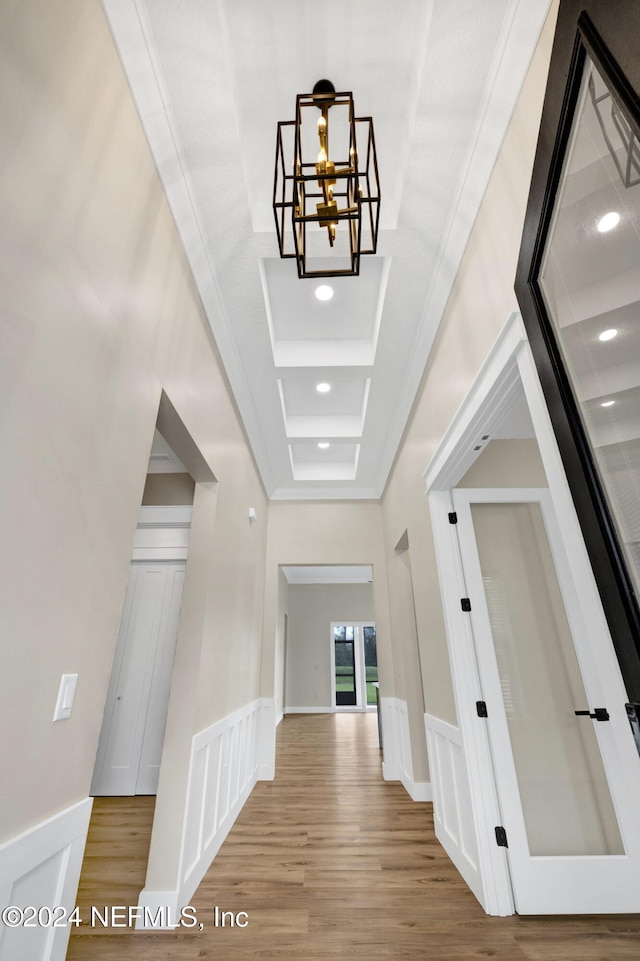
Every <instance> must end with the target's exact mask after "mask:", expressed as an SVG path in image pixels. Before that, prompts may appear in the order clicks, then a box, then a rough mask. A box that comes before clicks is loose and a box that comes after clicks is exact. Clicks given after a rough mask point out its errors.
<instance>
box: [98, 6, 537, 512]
mask: <svg viewBox="0 0 640 961" xmlns="http://www.w3.org/2000/svg"><path fill="white" fill-rule="evenodd" d="M103 4H104V7H105V10H106V13H107V16H108V18H109V21H110V24H111V28H112V31H113V35H114V39H115V42H116V45H117V47H118V51H119V53H120V57H121V59H122V62H123V65H124V68H125V71H126V73H127V77H128V80H129V84H130V86H131V90H132V93H133V96H134V99H135V101H136V105H137V107H138V111H139V114H140V117H141V120H142V123H143V125H144V128H145V131H146V134H147V137H148V140H149V143H150V146H151V149H152V151H153V154H154V157H155V161H156V165H157V167H158V171H159V174H160V177H161V178H162V181H163V184H164V188H165V191H166V193H167V197H168V200H169V203H170V205H171V207H172V210H173V214H174V217H175V220H176V224H177V226H178V229H179V231H180V234H181V237H182V241H183V244H184V248H185V251H186V254H187V257H188V259H189V262H190V265H191V269H192V271H193V274H194V278H195V281H196V284H197V286H198V289H199V292H200V295H201V298H202V303H203V306H204V310H205V312H206V315H207V318H208V321H209V323H210V325H211V328H212V331H213V334H214V337H215V339H216V343H217V345H218V349H219V351H220V355H221V357H222V360H223V363H224V365H225V369H226V372H227V376H228V378H229V382H230V384H231V387H232V389H233V392H234V395H235V399H236V403H237V405H238V409H239V411H240V414H241V416H242V419H243V422H244V426H245V430H246V432H247V435H248V438H249V441H250V443H251V446H252V449H253V453H254V457H255V460H256V463H257V465H258V469H259V471H260V473H261V476H262V479H263V482H264V485H265V488H266V490H267V493H268V494H269V496H270V497H272V498H352V497H353V498H377V497H379V496H380V495H381V493H382V491H383V489H384V485H385V483H386V480H387V477H388V473H389V470H390V468H391V465H392V463H393V459H394V456H395V453H396V450H397V447H398V444H399V441H400V439H401V436H402V432H403V430H404V428H405V425H406V421H407V417H408V415H409V413H410V410H411V406H412V404H413V401H414V398H415V393H416V390H417V387H418V385H419V383H420V378H421V376H422V373H423V370H424V365H425V363H426V360H427V357H428V354H429V350H430V348H431V345H432V343H433V339H434V337H435V334H436V331H437V328H438V324H439V321H440V318H441V316H442V312H443V310H444V306H445V304H446V300H447V297H448V294H449V292H450V289H451V284H452V282H453V279H454V277H455V273H456V270H457V267H458V265H459V262H460V258H461V257H462V254H463V252H464V247H465V245H466V242H467V239H468V236H469V232H470V230H471V227H472V225H473V221H474V218H475V215H476V213H477V210H478V207H479V204H480V201H481V199H482V194H483V192H484V189H485V187H486V184H487V181H488V178H489V176H490V173H491V170H492V167H493V163H494V161H495V157H496V155H497V152H498V149H499V147H500V144H501V142H502V138H503V136H504V132H505V129H506V126H507V124H508V121H509V118H510V115H511V111H512V109H513V106H514V105H515V101H516V99H517V96H518V93H519V91H520V87H521V85H522V81H523V79H524V76H525V74H526V70H527V67H528V64H529V61H530V59H531V55H532V53H533V50H534V48H535V45H536V42H537V39H538V36H539V32H540V29H541V27H542V24H543V22H544V18H545V15H546V13H547V10H548V7H549V0H483V2H482V3H479V2H478V0H402V2H401V3H399V4H395V5H392V6H390V5H389V4H388V2H386V0H349V2H347V3H344V0H342V2H338V0H325V2H324V3H323V4H322V5H321V6H318V4H317V3H310V2H308V0H272V2H265V0H233V2H231V0H218V2H217V3H216V2H212V0H180V2H176V0H146V2H145V0H130V2H128V3H125V2H123V0H103ZM321 77H328V78H329V79H331V80H332V81H333V82H334V84H335V85H336V88H337V89H339V90H351V91H353V95H354V101H355V106H356V111H357V114H358V115H361V116H364V115H369V114H370V115H371V116H372V117H373V119H374V126H375V134H376V143H377V147H378V160H379V166H380V179H381V190H382V204H381V225H380V234H379V244H378V254H377V255H376V256H371V257H364V258H363V261H362V271H361V274H360V276H359V277H356V278H340V279H337V280H330V281H327V283H329V284H330V285H331V286H332V287H333V290H334V295H333V297H332V298H331V300H329V301H327V302H323V303H321V302H319V301H318V300H317V299H316V298H315V296H314V291H315V288H316V287H317V286H318V282H317V281H313V280H299V279H298V277H297V272H296V267H295V262H293V261H282V260H280V259H279V258H278V253H277V241H276V235H275V227H274V222H273V215H272V210H271V194H272V190H273V166H274V151H275V135H276V124H277V122H278V120H289V119H293V116H294V108H295V97H296V94H297V93H306V92H308V91H309V90H311V88H312V87H313V85H314V83H315V81H316V80H318V79H320V78H321ZM323 233H324V232H323ZM327 252H328V250H327ZM321 383H325V384H329V385H330V388H331V389H330V390H329V391H325V392H324V393H321V392H319V391H318V390H317V385H318V384H321ZM319 445H322V446H319Z"/></svg>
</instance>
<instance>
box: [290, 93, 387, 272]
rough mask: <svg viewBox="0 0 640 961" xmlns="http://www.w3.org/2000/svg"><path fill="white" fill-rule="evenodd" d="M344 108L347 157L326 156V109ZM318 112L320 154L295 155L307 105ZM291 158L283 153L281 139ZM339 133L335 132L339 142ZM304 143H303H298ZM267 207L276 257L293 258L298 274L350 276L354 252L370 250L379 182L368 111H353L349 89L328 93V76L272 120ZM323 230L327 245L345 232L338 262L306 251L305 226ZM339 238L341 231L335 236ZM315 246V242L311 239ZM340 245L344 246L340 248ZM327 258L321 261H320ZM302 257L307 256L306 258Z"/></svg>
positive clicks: (355, 266)
mask: <svg viewBox="0 0 640 961" xmlns="http://www.w3.org/2000/svg"><path fill="white" fill-rule="evenodd" d="M335 108H342V110H343V111H344V110H346V112H347V118H348V119H347V120H346V122H347V124H348V155H347V156H346V157H340V158H339V159H336V158H332V159H330V151H329V133H330V123H329V110H330V109H333V111H334V116H335V114H336V112H337V111H336V109H335ZM311 109H313V110H319V111H320V118H319V119H318V123H317V132H318V140H319V146H320V153H319V154H318V158H317V160H309V159H308V158H307V157H303V135H302V126H303V120H304V119H305V117H306V112H307V111H309V110H311ZM291 127H293V128H294V130H293V157H289V159H288V160H287V159H285V142H284V141H285V138H288V140H289V144H290V143H291V130H290V129H289V128H291ZM345 139H346V138H345V137H344V136H343V140H345ZM307 147H308V144H305V149H306V148H307ZM273 212H274V217H275V222H276V233H277V236H278V247H279V250H280V256H281V257H282V258H283V259H287V258H291V259H295V261H296V264H297V267H298V277H300V278H301V279H302V278H308V277H314V278H315V277H350V276H357V275H358V274H359V273H360V257H361V256H363V255H365V254H375V253H376V249H377V243H378V226H379V221H380V180H379V176H378V159H377V155H376V144H375V137H374V132H373V119H372V118H371V117H356V116H355V111H354V103H353V94H352V93H351V92H350V91H349V92H336V91H335V90H334V87H333V84H332V83H331V82H330V81H328V80H320V81H318V83H317V84H316V85H315V87H314V89H313V92H312V93H306V94H298V95H297V97H296V117H295V120H284V121H280V122H279V123H278V133H277V140H276V161H275V174H274V184H273ZM318 226H320V227H321V228H326V230H327V237H328V241H329V246H330V248H333V246H334V243H335V241H336V238H337V237H338V231H340V230H341V228H342V231H344V230H345V228H346V235H347V238H348V247H347V246H346V244H345V254H344V255H343V257H342V260H341V263H344V266H340V267H337V266H335V260H336V258H325V257H324V256H318V255H317V252H316V253H312V254H309V246H310V244H309V242H308V237H307V228H308V227H311V228H316V227H318ZM339 239H341V240H342V241H343V242H344V237H342V233H341V235H340V238H339ZM316 246H317V245H316ZM347 251H348V252H347ZM325 259H327V260H328V262H327V264H326V266H325V265H324V264H323V263H322V261H323V260H325ZM308 261H312V264H311V263H309V262H308Z"/></svg>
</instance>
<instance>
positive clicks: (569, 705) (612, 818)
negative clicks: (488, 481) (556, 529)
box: [472, 503, 624, 856]
mask: <svg viewBox="0 0 640 961" xmlns="http://www.w3.org/2000/svg"><path fill="white" fill-rule="evenodd" d="M472 516H473V525H474V529H475V534H476V542H477V545H478V553H479V556H480V567H481V570H482V578H483V582H484V589H485V596H486V600H487V606H488V609H489V619H490V622H491V629H492V635H493V642H494V648H495V652H496V659H497V662H498V673H499V675H500V685H501V687H502V694H503V698H504V706H505V712H506V715H507V726H508V729H509V737H510V740H511V747H512V751H513V759H514V763H515V768H516V777H517V780H518V785H519V788H520V798H521V802H522V809H523V815H524V821H525V826H526V831H527V838H528V842H529V850H530V853H531V854H532V855H556V856H557V855H602V854H624V849H623V846H622V841H621V838H620V833H619V831H618V824H617V819H616V815H615V812H614V808H613V803H612V800H611V795H610V792H609V786H608V784H607V779H606V775H605V772H604V767H603V764H602V758H601V756H600V750H599V747H598V742H597V739H596V735H595V731H594V722H593V721H592V720H591V719H590V718H588V717H576V716H575V714H574V711H576V710H584V709H586V708H587V707H589V706H590V705H589V702H588V701H587V696H586V693H585V690H584V685H583V682H582V676H581V674H580V669H579V667H578V661H577V658H576V654H575V649H574V646H573V638H572V635H571V629H570V627H569V623H568V621H567V616H566V612H565V608H564V602H563V600H562V595H561V592H560V587H559V584H558V580H557V576H556V572H555V565H554V563H553V558H552V556H551V551H550V548H549V543H548V540H547V535H546V530H545V527H544V521H543V518H542V514H541V511H540V507H539V505H538V504H537V503H531V504H474V505H472ZM591 706H602V705H591Z"/></svg>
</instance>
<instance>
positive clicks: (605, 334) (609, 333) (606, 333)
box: [598, 327, 618, 340]
mask: <svg viewBox="0 0 640 961" xmlns="http://www.w3.org/2000/svg"><path fill="white" fill-rule="evenodd" d="M617 335H618V331H617V330H616V329H615V327H610V328H609V330H603V331H602V333H601V334H599V335H598V340H613V338H614V337H617Z"/></svg>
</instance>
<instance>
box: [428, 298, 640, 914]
mask: <svg viewBox="0 0 640 961" xmlns="http://www.w3.org/2000/svg"><path fill="white" fill-rule="evenodd" d="M521 390H523V391H524V395H525V399H526V402H527V407H528V410H529V414H530V417H531V421H532V423H533V426H534V431H535V436H536V439H537V442H538V447H539V450H540V456H541V459H542V462H543V465H544V469H545V474H546V477H547V481H548V485H549V493H550V498H551V501H552V503H553V506H554V509H555V515H556V519H557V524H558V528H559V531H560V537H561V540H562V543H563V545H564V550H565V553H566V555H567V556H568V557H569V558H570V563H571V569H572V574H573V577H574V580H575V584H576V585H577V588H576V589H577V593H578V596H579V599H580V605H581V608H582V613H583V618H584V623H585V624H586V625H587V628H588V632H589V644H588V648H589V656H590V657H591V658H592V661H593V664H594V666H595V673H596V674H597V676H598V677H599V678H600V681H601V682H602V684H603V690H605V691H606V694H605V695H604V696H605V700H606V701H607V702H608V703H607V705H606V706H607V707H608V708H609V711H610V715H611V721H610V725H611V726H610V727H609V728H608V738H609V740H610V742H611V744H610V746H611V750H612V751H614V752H617V754H618V755H619V759H620V764H619V766H618V770H620V771H624V772H625V778H626V792H625V798H630V799H633V798H634V797H638V796H640V765H639V763H638V755H637V751H636V748H635V745H634V742H633V738H632V736H631V732H630V729H629V724H628V721H627V718H626V712H625V709H624V704H625V701H626V699H627V697H626V692H625V689H624V684H623V682H622V677H621V674H620V669H619V666H618V663H617V660H616V657H615V653H614V649H613V645H612V642H611V637H610V634H609V630H608V626H607V623H606V619H605V616H604V612H603V609H602V604H601V602H600V597H599V594H598V591H597V587H596V584H595V579H594V577H593V572H592V569H591V564H590V561H589V557H588V554H587V551H586V547H585V544H584V539H583V537H582V531H581V529H580V525H579V522H578V519H577V516H576V513H575V509H574V506H573V500H572V497H571V492H570V490H569V485H568V483H567V479H566V476H565V473H564V468H563V465H562V461H561V458H560V454H559V451H558V446H557V443H556V439H555V435H554V432H553V428H552V425H551V421H550V418H549V413H548V410H547V407H546V403H545V400H544V396H543V393H542V388H541V386H540V381H539V378H538V374H537V370H536V367H535V363H534V360H533V356H532V354H531V349H530V347H529V344H528V341H527V337H526V332H525V330H524V325H523V323H522V318H521V317H520V314H519V313H517V312H514V313H512V314H511V315H510V316H509V318H508V319H507V321H506V323H505V325H504V327H503V328H502V330H501V332H500V334H499V335H498V337H497V338H496V341H495V343H494V345H493V347H492V348H491V350H490V351H489V353H488V355H487V357H486V360H485V361H484V363H483V365H482V367H481V369H480V371H479V372H478V375H477V377H476V379H475V381H474V383H473V384H472V386H471V387H470V389H469V391H468V393H467V395H466V396H465V398H464V400H463V402H462V404H461V405H460V407H459V409H458V411H457V412H456V414H455V416H454V417H453V419H452V421H451V423H450V425H449V428H448V429H447V431H446V432H445V434H444V436H443V438H442V440H441V442H440V444H439V445H438V448H437V449H436V451H435V452H434V455H433V457H432V458H431V460H430V462H429V465H428V467H427V469H426V470H425V481H426V490H427V495H428V502H429V510H430V514H431V522H432V530H433V537H434V544H435V549H436V559H437V565H438V573H439V581H440V591H441V597H442V604H443V612H444V618H445V626H446V634H447V644H448V649H449V659H450V664H451V674H452V683H453V691H454V698H455V707H456V713H457V718H458V730H459V734H460V746H461V749H462V758H463V762H464V771H465V776H466V777H467V780H468V785H469V792H470V797H471V799H472V817H473V828H474V830H475V841H476V844H477V850H478V874H479V877H480V884H478V877H477V875H474V877H471V876H470V877H469V879H468V881H469V885H470V887H471V888H472V890H474V892H475V893H476V895H477V897H478V899H479V901H480V902H481V904H482V906H483V907H484V909H485V911H487V913H488V914H494V915H508V914H512V913H513V912H514V910H515V905H514V900H513V892H512V888H511V882H510V876H509V869H508V862H507V852H506V850H505V849H504V848H501V847H498V846H497V845H496V841H495V836H494V828H495V826H496V825H498V824H500V823H501V811H500V804H499V802H498V795H497V790H496V783H495V778H494V776H493V770H492V757H491V751H490V747H489V740H488V736H487V725H486V723H485V722H484V721H483V720H481V719H480V718H478V716H477V713H476V707H475V702H476V700H479V699H481V698H482V688H481V684H480V678H479V675H478V665H477V663H476V655H475V650H474V644H473V636H472V633H471V621H470V617H469V615H468V614H466V613H464V612H463V611H462V610H461V606H460V598H461V597H463V596H466V593H467V588H466V585H465V580H464V573H463V569H462V562H461V556H460V550H459V545H458V537H457V534H456V532H455V527H454V525H452V524H450V523H449V520H448V514H449V513H450V512H452V511H453V501H452V495H451V491H452V489H453V488H455V487H456V485H457V483H458V481H459V480H460V479H461V478H462V477H463V475H464V474H465V473H466V471H467V470H468V469H469V467H470V466H471V464H472V463H473V462H474V460H475V459H476V457H477V456H478V454H479V452H480V451H481V450H482V448H483V447H484V446H485V440H487V439H488V438H489V437H490V435H491V433H492V432H493V431H494V430H495V429H496V428H497V427H499V426H500V424H501V423H502V421H503V419H504V417H505V416H507V414H508V411H509V407H510V404H511V402H512V398H513V396H514V392H516V391H521ZM594 706H598V707H599V706H604V702H603V705H599V704H598V705H594ZM589 723H591V722H589ZM594 723H595V722H594ZM601 726H602V727H605V726H607V725H606V724H602V725H601ZM436 793H437V785H435V784H434V795H435V794H436ZM622 803H623V806H624V805H625V803H626V801H625V800H624V799H623V801H622ZM622 820H623V822H624V831H625V835H624V842H625V846H626V848H627V853H629V851H632V850H635V849H636V847H637V843H638V834H639V832H640V826H639V825H637V823H635V822H634V824H633V825H632V826H631V827H629V825H628V819H627V818H626V816H625V817H623V818H622ZM460 865H462V867H460V870H461V873H462V874H463V876H464V875H465V870H464V859H463V858H461V859H460ZM593 910H596V911H600V910H607V909H606V908H603V907H598V906H596V907H595V908H594V909H593ZM616 910H622V907H621V906H619V907H618V908H617V909H616Z"/></svg>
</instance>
